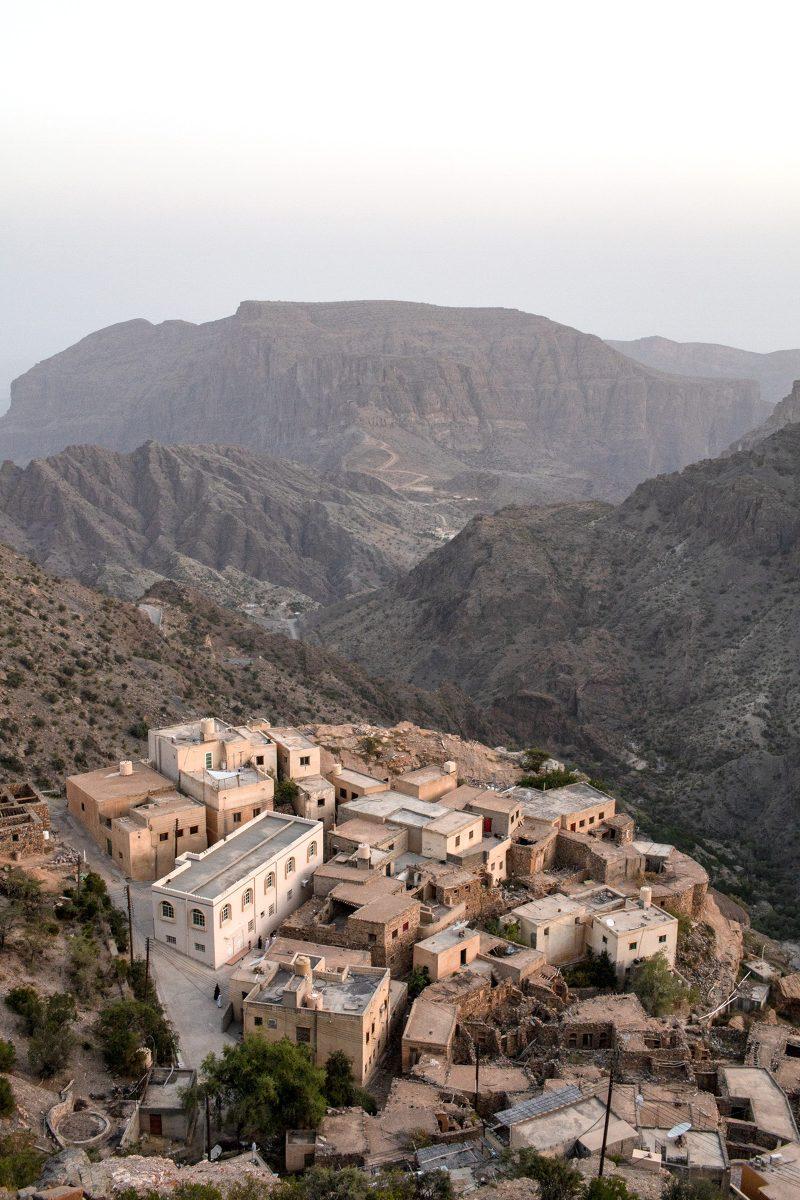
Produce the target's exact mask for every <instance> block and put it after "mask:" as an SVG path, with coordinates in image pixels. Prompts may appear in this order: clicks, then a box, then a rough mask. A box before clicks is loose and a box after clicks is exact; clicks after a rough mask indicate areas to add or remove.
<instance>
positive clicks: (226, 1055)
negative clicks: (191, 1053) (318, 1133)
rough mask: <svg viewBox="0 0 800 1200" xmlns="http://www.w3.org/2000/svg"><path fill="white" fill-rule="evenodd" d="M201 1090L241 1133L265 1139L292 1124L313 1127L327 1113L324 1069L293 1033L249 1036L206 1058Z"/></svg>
mask: <svg viewBox="0 0 800 1200" xmlns="http://www.w3.org/2000/svg"><path fill="white" fill-rule="evenodd" d="M203 1076H204V1079H203V1083H202V1085H201V1086H202V1090H203V1091H204V1092H206V1093H207V1094H208V1095H209V1096H211V1097H212V1098H213V1099H214V1101H215V1103H216V1105H217V1109H218V1111H219V1112H220V1113H221V1114H223V1115H224V1117H225V1119H226V1120H227V1121H229V1122H230V1124H231V1125H233V1126H234V1127H235V1129H236V1132H237V1135H238V1136H239V1137H242V1136H244V1137H246V1138H247V1140H248V1141H251V1140H252V1141H255V1142H258V1143H259V1144H263V1143H264V1142H265V1141H267V1140H268V1139H269V1138H271V1137H274V1136H282V1135H283V1134H284V1133H285V1132H286V1130H287V1129H314V1128H316V1126H317V1125H319V1123H320V1121H321V1120H322V1118H323V1116H324V1115H325V1108H326V1104H325V1096H324V1094H323V1087H324V1083H325V1074H324V1072H323V1071H321V1070H319V1068H317V1067H315V1066H314V1064H313V1063H312V1062H311V1059H310V1057H309V1055H308V1053H307V1051H306V1049H305V1047H304V1046H296V1045H294V1043H292V1042H290V1041H289V1040H288V1038H283V1039H282V1040H281V1041H279V1042H266V1041H264V1040H263V1039H262V1038H248V1039H247V1040H246V1041H244V1042H242V1043H241V1044H239V1045H237V1046H225V1047H224V1049H223V1051H222V1054H221V1055H216V1054H209V1055H208V1057H207V1058H206V1059H204V1061H203Z"/></svg>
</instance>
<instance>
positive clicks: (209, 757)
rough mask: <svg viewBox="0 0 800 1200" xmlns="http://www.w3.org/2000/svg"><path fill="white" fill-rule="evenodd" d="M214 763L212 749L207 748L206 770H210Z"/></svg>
mask: <svg viewBox="0 0 800 1200" xmlns="http://www.w3.org/2000/svg"><path fill="white" fill-rule="evenodd" d="M213 765H214V755H213V754H212V753H211V751H210V750H207V751H206V770H207V771H210V770H211V768H212V766H213Z"/></svg>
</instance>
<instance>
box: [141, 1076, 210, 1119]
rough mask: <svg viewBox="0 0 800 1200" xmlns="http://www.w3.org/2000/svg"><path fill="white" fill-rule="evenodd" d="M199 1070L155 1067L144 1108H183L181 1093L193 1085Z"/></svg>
mask: <svg viewBox="0 0 800 1200" xmlns="http://www.w3.org/2000/svg"><path fill="white" fill-rule="evenodd" d="M196 1077H197V1072H196V1071H195V1070H194V1069H193V1068H191V1067H153V1070H152V1071H151V1073H150V1079H149V1080H148V1084H147V1090H146V1091H145V1094H144V1099H143V1100H142V1105H143V1107H144V1108H165V1109H177V1110H178V1111H181V1110H182V1109H183V1096H182V1095H181V1093H182V1092H183V1090H184V1089H185V1088H187V1087H191V1085H192V1084H193V1083H194V1081H195V1079H196Z"/></svg>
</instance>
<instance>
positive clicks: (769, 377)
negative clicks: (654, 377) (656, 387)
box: [608, 337, 800, 411]
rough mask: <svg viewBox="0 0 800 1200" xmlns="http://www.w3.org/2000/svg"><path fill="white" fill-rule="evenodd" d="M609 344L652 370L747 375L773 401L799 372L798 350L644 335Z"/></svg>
mask: <svg viewBox="0 0 800 1200" xmlns="http://www.w3.org/2000/svg"><path fill="white" fill-rule="evenodd" d="M608 345H609V346H613V347H614V349H615V350H619V352H620V353H621V354H624V355H626V356H627V357H628V358H632V359H633V360H634V361H635V362H638V363H641V364H642V365H643V366H645V367H650V368H652V369H653V370H654V371H667V372H671V373H673V374H675V375H696V376H702V377H704V378H706V379H750V380H753V381H754V382H755V383H757V384H758V386H759V389H760V392H761V399H762V400H763V402H764V405H765V407H766V408H767V411H768V406H769V405H772V404H777V403H778V401H779V400H780V399H782V397H783V396H785V395H786V393H787V392H788V391H789V390H790V388H791V386H792V383H793V381H794V380H795V379H796V378H797V377H798V375H800V350H774V351H773V352H772V353H771V354H757V353H755V352H754V351H752V350H737V349H736V348H735V347H734V346H717V345H714V343H712V342H672V341H670V340H669V338H663V337H645V338H638V339H637V340H636V341H633V342H614V341H609V343H608Z"/></svg>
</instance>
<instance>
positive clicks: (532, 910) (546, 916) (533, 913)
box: [512, 892, 586, 922]
mask: <svg viewBox="0 0 800 1200" xmlns="http://www.w3.org/2000/svg"><path fill="white" fill-rule="evenodd" d="M585 910H586V904H585V902H583V901H581V902H580V903H579V902H578V901H576V900H571V899H570V898H569V896H564V895H563V894H562V893H561V892H555V893H554V894H553V895H552V896H542V897H541V899H539V900H529V901H528V903H527V904H520V906H519V908H514V909H512V915H514V916H520V917H523V918H524V919H525V920H526V921H533V922H539V921H553V920H555V919H556V917H566V916H573V917H576V916H579V915H580V914H581V913H583V912H585Z"/></svg>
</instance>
